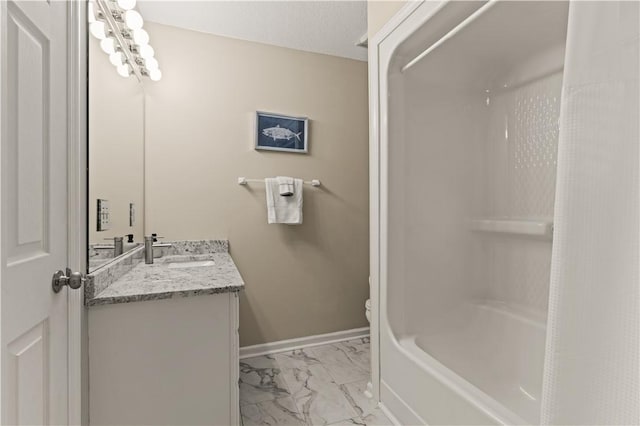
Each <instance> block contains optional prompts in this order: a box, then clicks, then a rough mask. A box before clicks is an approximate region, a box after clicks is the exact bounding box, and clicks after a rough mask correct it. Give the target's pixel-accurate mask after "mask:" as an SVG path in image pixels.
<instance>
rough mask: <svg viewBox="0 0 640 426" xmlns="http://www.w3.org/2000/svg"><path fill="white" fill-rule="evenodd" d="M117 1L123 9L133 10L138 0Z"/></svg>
mask: <svg viewBox="0 0 640 426" xmlns="http://www.w3.org/2000/svg"><path fill="white" fill-rule="evenodd" d="M116 3H118V7H119V8H120V9H122V10H131V9H133V8H134V7H136V0H118V1H117V2H116Z"/></svg>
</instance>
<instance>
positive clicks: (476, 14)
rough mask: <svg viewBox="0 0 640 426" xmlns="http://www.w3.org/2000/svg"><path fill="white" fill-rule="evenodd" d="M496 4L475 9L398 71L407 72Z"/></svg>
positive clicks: (491, 0) (491, 3) (489, 2)
mask: <svg viewBox="0 0 640 426" xmlns="http://www.w3.org/2000/svg"><path fill="white" fill-rule="evenodd" d="M497 3H499V1H498V0H489V1H488V2H487V3H486V4H484V5H483V6H482V7H480V8H479V9H477V10H476V11H475V12H473V13H472V14H471V15H469V16H467V18H466V19H465V20H464V21H462V22H460V23H459V24H458V25H456V26H455V27H453V29H451V30H450V31H449V32H448V33H446V34H445V35H444V36H442V37H440V39H438V41H436V42H435V43H433V44H432V45H431V46H429V47H428V48H427V49H426V50H424V51H423V52H422V53H421V54H419V55H418V56H416V57H415V58H413V59H412V60H411V61H409V62H408V63H407V64H406V65H405V66H403V67H402V69H401V70H400V72H405V71H406V70H408V69H409V68H411V67H412V66H414V65H415V64H417V63H418V62H420V61H421V60H422V59H424V58H425V57H426V56H427V55H428V54H429V53H431V52H433V51H434V50H435V49H437V48H438V47H440V46H441V45H442V44H443V43H445V42H447V41H448V40H449V39H451V38H452V37H454V36H455V35H456V34H458V33H459V32H460V31H462V30H463V29H464V28H465V27H466V26H467V25H469V24H470V23H471V22H473V21H475V20H476V19H477V18H478V17H479V16H481V15H482V14H483V13H485V12H486V11H487V10H489V9H491V8H492V7H493V6H495V5H496V4H497Z"/></svg>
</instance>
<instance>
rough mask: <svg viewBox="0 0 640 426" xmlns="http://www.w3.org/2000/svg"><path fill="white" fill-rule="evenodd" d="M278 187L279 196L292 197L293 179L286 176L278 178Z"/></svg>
mask: <svg viewBox="0 0 640 426" xmlns="http://www.w3.org/2000/svg"><path fill="white" fill-rule="evenodd" d="M276 179H278V187H279V192H280V195H282V196H283V197H290V196H292V195H293V191H294V188H293V178H292V177H287V176H278V177H277V178H276Z"/></svg>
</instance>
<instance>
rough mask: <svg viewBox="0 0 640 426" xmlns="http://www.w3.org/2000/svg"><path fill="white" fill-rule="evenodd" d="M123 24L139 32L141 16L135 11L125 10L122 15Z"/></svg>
mask: <svg viewBox="0 0 640 426" xmlns="http://www.w3.org/2000/svg"><path fill="white" fill-rule="evenodd" d="M124 23H125V24H127V27H129V28H131V29H132V30H139V29H140V28H142V25H143V24H144V21H143V20H142V15H140V14H139V13H138V12H136V11H135V10H127V11H126V12H125V13H124Z"/></svg>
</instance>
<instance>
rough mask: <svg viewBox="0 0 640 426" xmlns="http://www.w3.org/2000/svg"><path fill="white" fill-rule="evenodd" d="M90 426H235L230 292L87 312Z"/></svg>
mask: <svg viewBox="0 0 640 426" xmlns="http://www.w3.org/2000/svg"><path fill="white" fill-rule="evenodd" d="M88 315H89V318H88V323H89V327H88V332H89V380H90V383H89V388H90V397H89V400H90V401H89V404H90V407H89V417H90V423H91V424H92V425H125V424H126V425H237V424H239V422H240V420H239V402H238V401H239V398H238V374H239V371H238V368H239V367H238V365H239V362H238V345H239V343H238V292H237V291H230V292H224V293H217V294H206V295H191V296H190V297H180V296H178V295H177V294H176V295H174V296H173V297H172V298H168V299H161V300H147V301H136V302H130V303H114V304H105V305H96V306H90V308H89V311H88Z"/></svg>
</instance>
